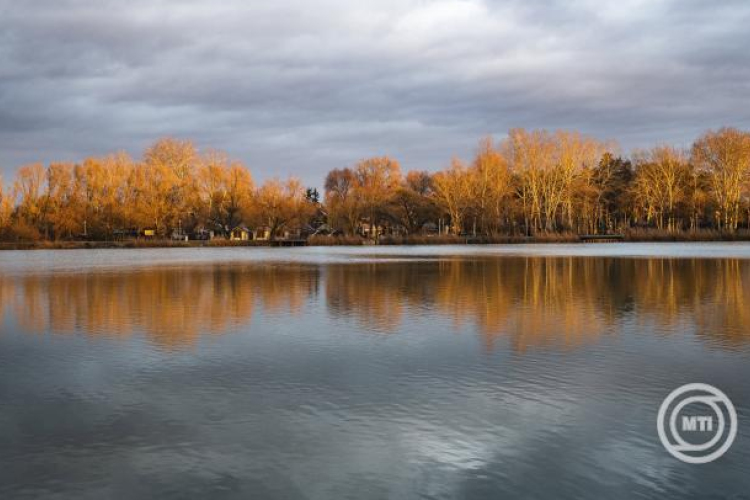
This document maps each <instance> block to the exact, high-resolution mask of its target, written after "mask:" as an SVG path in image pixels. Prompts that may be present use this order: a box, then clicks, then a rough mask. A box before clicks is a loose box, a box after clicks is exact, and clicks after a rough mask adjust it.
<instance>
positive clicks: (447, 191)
mask: <svg viewBox="0 0 750 500" xmlns="http://www.w3.org/2000/svg"><path fill="white" fill-rule="evenodd" d="M432 184H433V188H434V192H435V200H436V201H437V203H438V205H439V206H440V207H441V208H442V209H443V210H444V211H445V212H446V213H447V214H448V217H450V229H451V232H452V233H453V234H456V235H458V234H461V233H462V232H463V230H464V220H465V218H466V214H467V213H468V211H469V210H470V208H471V206H472V204H473V203H474V197H473V193H472V174H471V172H470V171H469V169H468V168H467V167H466V165H464V164H463V163H461V161H460V160H458V159H455V158H454V159H453V162H452V163H451V167H450V168H449V169H447V170H443V171H440V172H438V173H436V174H435V175H434V176H433V177H432Z"/></svg>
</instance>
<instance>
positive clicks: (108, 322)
mask: <svg viewBox="0 0 750 500" xmlns="http://www.w3.org/2000/svg"><path fill="white" fill-rule="evenodd" d="M321 287H322V289H323V290H324V296H323V297H322V298H323V299H324V301H325V311H323V310H320V309H319V308H318V306H317V302H315V301H313V300H312V299H314V298H316V297H317V296H318V291H319V290H320V289H321ZM748 291H750V261H745V260H738V259H628V258H599V257H596V258H593V257H592V258H589V257H504V258H475V259H466V258H453V259H450V258H449V259H441V260H434V261H421V260H415V261H397V262H384V261H373V262H370V263H352V264H328V265H305V264H276V265H269V264H262V265H260V264H226V265H214V266H201V267H197V268H188V267H167V268H160V269H152V268H144V269H137V270H130V271H111V270H110V271H107V272H99V271H96V272H81V273H72V274H50V275H26V276H13V277H9V276H6V277H3V276H2V275H0V299H1V300H2V302H1V304H2V307H0V321H4V320H5V319H7V316H13V317H14V318H15V320H16V322H17V323H18V325H19V326H20V327H21V329H23V330H24V331H26V332H30V333H40V332H54V333H71V332H79V331H80V332H84V333H86V334H89V335H97V336H98V335H107V336H118V337H127V336H130V335H133V334H143V335H146V336H147V337H148V338H149V339H150V340H151V341H153V342H154V343H155V344H156V345H159V346H162V347H166V348H177V347H180V346H189V345H193V344H194V343H195V341H196V339H197V338H198V337H199V336H200V335H214V334H222V333H226V332H229V331H234V330H238V329H241V328H243V327H245V328H246V325H248V324H249V322H250V320H251V318H252V317H253V314H254V313H257V314H275V315H279V316H281V317H284V316H290V317H294V318H297V320H300V321H304V319H305V315H315V314H326V313H327V314H328V315H329V316H330V317H331V318H333V319H351V320H353V321H355V322H356V323H357V324H358V325H360V326H361V327H362V329H363V330H365V331H380V332H388V333H391V332H393V333H395V332H398V331H399V329H400V327H401V326H402V324H403V322H404V320H405V319H406V318H408V317H410V316H417V315H420V314H429V315H431V316H435V317H439V318H442V319H444V320H447V321H446V322H445V324H446V325H447V326H446V327H447V328H459V327H466V326H468V327H473V328H475V329H476V331H477V332H478V333H479V334H480V335H481V336H482V338H483V342H484V343H485V345H486V346H487V347H488V348H489V349H492V348H493V347H494V346H495V345H496V343H497V341H498V339H501V338H503V339H507V340H508V342H509V343H510V345H511V346H512V348H513V349H515V350H516V351H519V352H523V351H524V350H526V349H528V348H531V347H537V346H557V347H576V346H580V345H585V344H590V343H592V342H595V341H596V340H597V339H598V338H599V336H601V335H603V334H607V333H617V331H618V324H619V322H622V321H625V320H627V319H628V318H635V319H636V320H637V321H639V322H643V323H644V325H645V324H646V323H648V324H651V325H656V326H657V327H658V328H656V331H660V332H668V333H671V332H680V331H684V330H691V331H695V332H697V334H698V335H699V336H700V338H702V339H705V340H707V341H709V342H710V343H711V344H713V345H717V346H722V347H726V348H731V347H733V346H737V345H740V344H741V343H745V342H747V341H748V339H749V338H750V309H749V308H748V307H747V304H748V297H747V292H748ZM306 305H309V307H306ZM425 334H429V332H425Z"/></svg>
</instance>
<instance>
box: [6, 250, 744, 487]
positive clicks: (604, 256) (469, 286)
mask: <svg viewBox="0 0 750 500" xmlns="http://www.w3.org/2000/svg"><path fill="white" fill-rule="evenodd" d="M0 299H1V304H2V305H1V306H0V326H1V332H2V333H0V451H2V453H0V498H76V499H78V498H92V499H93V498H97V499H98V498H123V499H124V498H128V499H130V498H137V497H148V498H282V499H295V498H313V499H318V498H320V499H332V498H358V499H370V498H372V499H379V498H505V497H523V498H623V499H625V498H667V497H674V496H677V495H679V496H681V497H695V498H705V497H707V496H711V495H713V496H716V497H728V496H732V495H734V496H735V497H738V498H739V497H742V495H747V492H748V491H750V475H748V474H747V471H748V470H749V468H750V452H749V450H748V438H749V437H750V431H749V429H750V417H749V415H750V413H749V412H750V385H749V384H748V383H747V380H748V376H749V375H750V307H748V306H750V245H745V244H689V245H688V244H663V245H653V244H641V245H637V244H622V245H620V244H612V245H609V244H605V245H597V244H593V245H536V246H481V247H479V246H477V247H408V248H403V247H377V248H373V247H367V248H294V249H243V248H229V249H167V250H165V249H153V250H80V251H77V250H75V251H44V252H42V251H39V252H0ZM688 382H704V383H709V384H712V385H715V386H717V387H719V388H721V389H722V390H723V391H724V392H726V393H727V394H728V395H729V396H730V397H731V398H732V400H733V402H734V404H735V406H736V408H737V411H738V413H739V434H738V437H737V440H736V442H735V444H734V446H733V447H732V449H731V450H730V451H729V452H728V453H727V454H726V455H725V456H724V457H722V458H721V459H720V460H718V461H717V462H714V463H711V464H707V465H702V466H694V465H687V464H683V463H682V462H679V461H678V460H676V459H675V458H673V457H672V456H671V455H669V454H668V453H667V452H666V451H665V450H664V449H663V448H662V446H661V444H660V443H659V440H658V437H657V435H656V425H655V422H656V414H657V411H658V407H659V405H660V403H661V401H662V400H663V398H664V397H665V396H666V395H667V394H668V393H669V392H670V391H671V390H672V389H674V388H676V387H677V386H679V385H682V384H685V383H688Z"/></svg>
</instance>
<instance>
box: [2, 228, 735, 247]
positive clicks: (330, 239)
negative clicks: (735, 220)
mask: <svg viewBox="0 0 750 500" xmlns="http://www.w3.org/2000/svg"><path fill="white" fill-rule="evenodd" d="M622 237H623V238H622V241H624V242H629V243H637V242H712V241H715V242H722V241H750V231H747V230H740V231H737V232H735V233H724V232H719V231H696V232H681V233H669V232H667V231H656V230H647V231H643V230H631V231H628V232H625V233H624V234H623V235H622ZM281 243H283V242H282V241H276V242H271V241H257V240H256V241H229V240H212V241H172V240H127V241H17V242H0V250H76V249H128V248H131V249H132V248H220V247H269V246H276V245H278V246H281ZM530 243H531V244H534V243H538V244H545V243H583V241H582V240H581V237H580V235H577V234H573V233H550V234H540V235H537V236H532V237H526V236H518V235H516V236H512V235H498V236H476V237H474V236H452V235H445V236H403V237H393V236H385V237H382V238H380V240H379V241H378V242H377V243H375V242H373V241H371V240H367V239H364V238H359V237H343V236H335V237H334V236H313V237H311V238H309V239H308V240H307V242H306V244H307V245H308V246H374V245H499V244H504V245H513V244H530Z"/></svg>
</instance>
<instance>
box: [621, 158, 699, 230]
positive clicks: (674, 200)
mask: <svg viewBox="0 0 750 500" xmlns="http://www.w3.org/2000/svg"><path fill="white" fill-rule="evenodd" d="M635 160H636V161H635V184H634V189H635V192H634V194H635V196H636V199H638V200H640V202H641V203H642V204H643V206H644V207H645V209H646V215H647V220H649V221H650V220H651V219H652V218H655V220H656V225H657V228H658V229H665V228H666V229H667V230H668V231H674V230H676V229H677V228H678V221H677V219H676V215H677V214H676V209H677V206H678V204H679V203H681V202H683V201H684V200H685V197H686V192H687V190H688V188H689V181H690V173H689V165H688V162H687V158H686V155H685V153H684V152H683V151H680V150H678V149H675V148H673V147H670V146H657V147H655V148H652V149H651V150H649V151H645V152H639V153H637V154H636V159H635Z"/></svg>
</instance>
